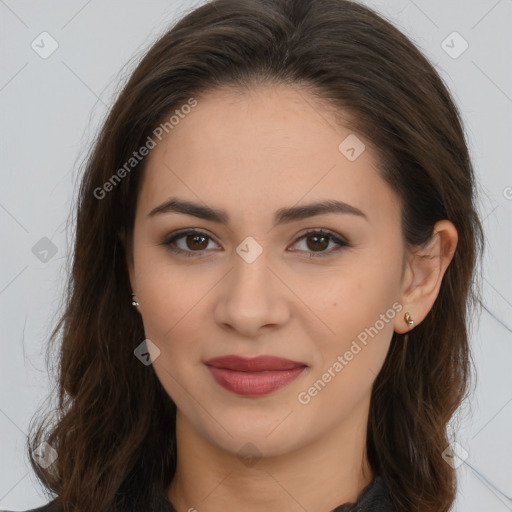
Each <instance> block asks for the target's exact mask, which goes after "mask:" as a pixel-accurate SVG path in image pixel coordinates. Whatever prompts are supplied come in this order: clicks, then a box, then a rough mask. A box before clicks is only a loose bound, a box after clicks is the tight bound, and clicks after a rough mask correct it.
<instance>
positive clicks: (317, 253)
mask: <svg viewBox="0 0 512 512" xmlns="http://www.w3.org/2000/svg"><path fill="white" fill-rule="evenodd" d="M299 242H304V244H303V245H305V247H304V248H300V249H298V250H299V252H305V253H306V254H307V257H309V258H315V257H322V256H329V255H330V254H332V253H334V252H338V251H339V250H341V249H343V248H344V247H350V244H349V243H348V241H347V240H345V239H344V238H342V237H340V236H337V235H335V234H334V233H331V232H329V231H324V230H315V231H309V232H307V233H305V234H304V235H302V236H301V237H300V238H299V239H298V240H297V242H296V244H297V243H299ZM331 243H332V244H333V245H334V247H333V248H332V249H331V250H326V249H327V248H328V247H329V244H331ZM295 250H296V249H294V251H295Z"/></svg>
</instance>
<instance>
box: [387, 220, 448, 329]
mask: <svg viewBox="0 0 512 512" xmlns="http://www.w3.org/2000/svg"><path fill="white" fill-rule="evenodd" d="M457 241H458V236H457V229H456V228H455V226H454V225H453V223H452V222H450V221H449V220H441V221H438V222H437V223H436V224H435V226H434V229H433V234H432V237H431V238H430V240H429V241H428V242H427V243H426V244H425V245H423V246H421V247H417V248H415V249H414V250H412V251H411V252H410V254H408V256H407V263H406V265H407V267H406V271H405V273H404V279H403V290H402V295H401V300H400V303H401V304H402V305H403V307H404V311H405V312H406V313H405V314H404V317H397V318H396V321H395V326H394V328H395V332H397V333H399V334H402V333H405V332H408V331H409V330H410V329H411V328H412V326H413V325H418V324H419V323H420V322H422V321H423V319H424V318H425V317H426V316H427V314H428V312H429V311H430V310H431V308H432V306H433V305H434V302H435V300H436V298H437V296H438V294H439V290H440V288H441V282H442V280H443V277H444V274H445V272H446V269H447V268H448V265H449V264H450V262H451V261H452V259H453V255H454V254H455V249H456V247H457ZM406 317H407V318H406ZM412 319H414V320H413V322H414V324H411V323H410V320H412Z"/></svg>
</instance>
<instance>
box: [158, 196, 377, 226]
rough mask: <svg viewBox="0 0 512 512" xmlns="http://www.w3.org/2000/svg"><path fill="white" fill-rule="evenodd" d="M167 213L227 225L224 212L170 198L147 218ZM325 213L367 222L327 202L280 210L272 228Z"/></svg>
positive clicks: (353, 210)
mask: <svg viewBox="0 0 512 512" xmlns="http://www.w3.org/2000/svg"><path fill="white" fill-rule="evenodd" d="M168 213H184V214H186V215H191V216H193V217H198V218H200V219H205V220H209V221H212V222H218V223H219V224H228V223H229V215H228V214H227V212H226V211H225V210H221V209H217V208H212V207H209V206H204V205H202V204H199V203H194V202H191V201H186V200H183V199H178V198H176V197H171V198H169V199H168V200H167V201H165V202H163V203H162V204H161V205H159V206H157V207H155V208H153V209H152V210H151V211H150V212H149V214H148V217H154V216H156V215H161V214H168ZM327 213H339V214H350V215H355V216H358V217H362V218H364V219H366V220H368V217H367V216H366V215H365V214H364V213H363V212H362V211H361V210H360V209H359V208H356V207H355V206H351V205H350V204H348V203H344V202H343V201H337V200H327V201H321V202H317V203H311V204H307V205H304V206H292V207H289V208H280V209H279V210H277V211H276V213H275V215H274V226H277V225H279V224H286V223H290V222H294V221H298V220H303V219H307V218H309V217H314V216H316V215H323V214H327Z"/></svg>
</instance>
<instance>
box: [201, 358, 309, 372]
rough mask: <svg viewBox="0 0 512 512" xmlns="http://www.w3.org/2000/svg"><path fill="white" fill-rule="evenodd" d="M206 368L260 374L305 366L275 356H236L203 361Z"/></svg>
mask: <svg viewBox="0 0 512 512" xmlns="http://www.w3.org/2000/svg"><path fill="white" fill-rule="evenodd" d="M205 364H206V365H208V366H215V367H216V368H225V369H228V370H236V371H239V372H261V371H265V370H292V369H294V368H298V367H300V366H307V365H306V364H305V363H301V362H298V361H291V360H290V359H283V358H282V357H276V356H268V355H265V356H258V357H251V358H247V357H241V356H236V355H229V356H220V357H214V358H213V359H209V360H208V361H205Z"/></svg>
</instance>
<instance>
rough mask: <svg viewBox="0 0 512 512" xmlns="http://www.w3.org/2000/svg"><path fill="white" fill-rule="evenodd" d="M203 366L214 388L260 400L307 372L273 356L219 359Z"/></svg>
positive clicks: (288, 361) (296, 363) (303, 366)
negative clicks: (205, 367)
mask: <svg viewBox="0 0 512 512" xmlns="http://www.w3.org/2000/svg"><path fill="white" fill-rule="evenodd" d="M205 365H206V366H207V368H208V370H209V371H210V373H211V375H212V376H213V379H214V380H215V382H216V383H217V384H219V385H220V386H222V387H223V388H224V389H227V390H228V391H231V392H233V393H236V394H238V395H244V396H249V395H252V396H261V395H266V394H268V393H271V392H273V391H276V390H277V389H280V388H282V387H284V386H286V385H287V384H289V383H290V382H292V381H293V380H295V379H296V378H297V377H299V375H301V374H302V372H303V371H304V370H305V369H306V368H307V365H306V363H302V362H298V361H292V360H290V359H283V358H280V357H275V356H259V357H254V358H245V357H240V356H235V355H230V356H222V357H216V358H213V359H209V360H208V361H206V362H205Z"/></svg>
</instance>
